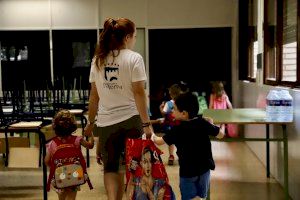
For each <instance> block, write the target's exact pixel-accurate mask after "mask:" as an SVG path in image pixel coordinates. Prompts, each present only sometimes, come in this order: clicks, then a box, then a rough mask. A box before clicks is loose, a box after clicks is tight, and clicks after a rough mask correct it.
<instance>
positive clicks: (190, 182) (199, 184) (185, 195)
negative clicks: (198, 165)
mask: <svg viewBox="0 0 300 200" xmlns="http://www.w3.org/2000/svg"><path fill="white" fill-rule="evenodd" d="M209 183H210V170H208V171H207V172H205V173H204V174H201V175H200V176H194V177H188V178H186V177H180V183H179V187H180V192H181V199H182V200H189V199H193V198H195V197H197V196H199V197H200V198H206V197H207V192H208V189H209Z"/></svg>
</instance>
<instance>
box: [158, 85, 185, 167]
mask: <svg viewBox="0 0 300 200" xmlns="http://www.w3.org/2000/svg"><path fill="white" fill-rule="evenodd" d="M180 93H182V90H181V87H180V85H179V84H173V85H171V87H170V88H169V95H170V97H171V100H169V101H167V102H163V103H162V104H161V105H160V112H161V114H162V116H163V117H164V121H163V122H162V124H163V132H164V133H165V134H168V133H169V132H170V130H171V128H172V127H173V126H174V125H175V124H176V123H178V122H177V121H175V119H174V116H173V107H174V98H176V97H177V96H178V95H179V94H180ZM173 154H174V145H170V146H169V159H168V165H173V164H174V155H173Z"/></svg>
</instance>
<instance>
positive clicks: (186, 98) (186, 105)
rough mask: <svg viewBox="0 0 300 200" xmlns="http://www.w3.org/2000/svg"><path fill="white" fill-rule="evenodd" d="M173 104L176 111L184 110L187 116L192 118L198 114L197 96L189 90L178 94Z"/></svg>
mask: <svg viewBox="0 0 300 200" xmlns="http://www.w3.org/2000/svg"><path fill="white" fill-rule="evenodd" d="M175 104H176V106H177V109H178V111H180V112H183V111H186V112H188V114H189V118H190V119H192V118H194V117H196V116H197V115H198V111H199V104H198V99H197V96H196V95H194V94H192V93H191V92H186V93H182V94H180V95H179V96H178V97H176V98H175Z"/></svg>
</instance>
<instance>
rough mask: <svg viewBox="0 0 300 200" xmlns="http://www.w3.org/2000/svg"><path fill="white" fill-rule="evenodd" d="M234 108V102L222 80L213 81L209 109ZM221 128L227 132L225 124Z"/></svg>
mask: <svg viewBox="0 0 300 200" xmlns="http://www.w3.org/2000/svg"><path fill="white" fill-rule="evenodd" d="M227 108H229V109H232V104H231V102H230V100H229V98H228V96H227V94H226V92H225V90H224V85H223V83H222V81H214V82H212V93H211V95H210V99H209V109H227ZM220 128H221V129H222V131H223V132H225V124H221V125H220Z"/></svg>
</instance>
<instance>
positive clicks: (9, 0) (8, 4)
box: [0, 0, 50, 30]
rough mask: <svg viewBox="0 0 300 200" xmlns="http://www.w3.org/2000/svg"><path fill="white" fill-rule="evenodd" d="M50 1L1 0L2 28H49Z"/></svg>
mask: <svg viewBox="0 0 300 200" xmlns="http://www.w3.org/2000/svg"><path fill="white" fill-rule="evenodd" d="M49 21H50V15H49V2H48V1H47V0H26V1H22V0H2V1H0V30H1V29H25V30H26V29H48V28H49Z"/></svg>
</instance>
